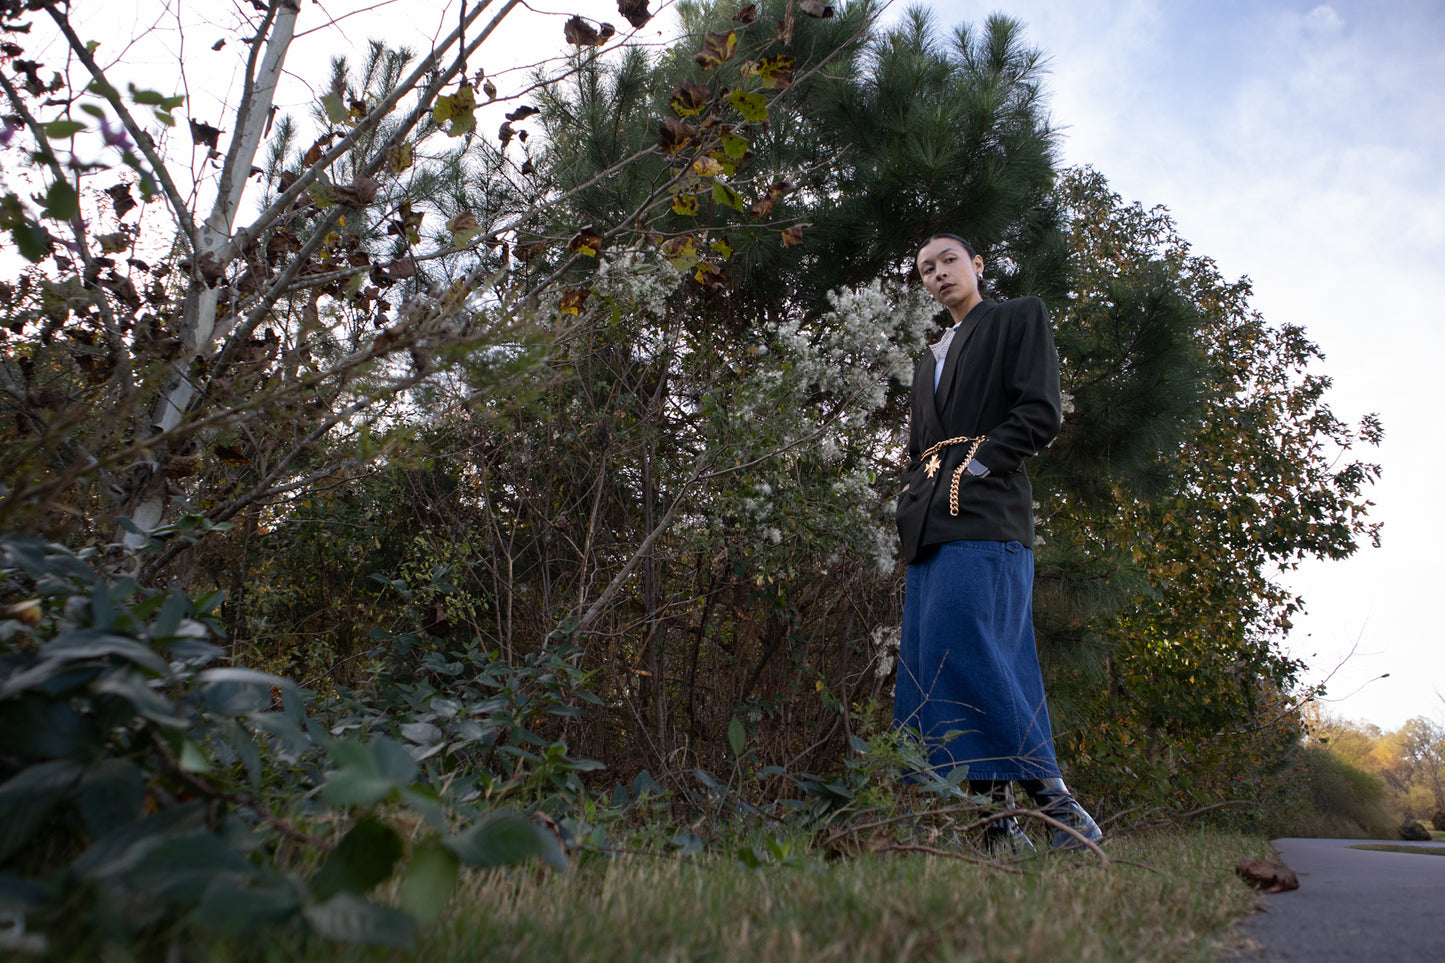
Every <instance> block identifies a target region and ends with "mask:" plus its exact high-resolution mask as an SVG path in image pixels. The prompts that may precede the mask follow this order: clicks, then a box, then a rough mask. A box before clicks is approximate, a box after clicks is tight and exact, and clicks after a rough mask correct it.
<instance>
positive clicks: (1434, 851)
mask: <svg viewBox="0 0 1445 963" xmlns="http://www.w3.org/2000/svg"><path fill="white" fill-rule="evenodd" d="M1350 848H1351V849H1368V850H1369V851H1370V852H1373V853H1420V854H1421V855H1424V856H1445V847H1440V846H1407V845H1404V844H1401V843H1362V844H1360V845H1357V846H1351V847H1350Z"/></svg>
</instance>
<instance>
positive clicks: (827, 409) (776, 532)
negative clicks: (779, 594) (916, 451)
mask: <svg viewBox="0 0 1445 963" xmlns="http://www.w3.org/2000/svg"><path fill="white" fill-rule="evenodd" d="M828 301H829V309H828V310H827V311H825V312H823V313H822V314H820V315H817V316H813V317H805V316H795V317H791V318H788V319H786V320H784V321H781V322H779V323H776V324H774V325H771V326H770V327H768V328H767V329H765V330H764V331H763V332H762V341H763V346H762V347H761V348H759V349H757V350H755V351H754V352H753V356H752V357H751V359H749V360H748V362H747V364H746V368H745V370H744V371H743V372H742V373H741V377H740V378H739V379H738V381H737V382H736V383H734V384H732V385H730V386H729V388H730V393H729V395H728V398H727V401H726V403H724V404H721V405H720V406H719V413H720V415H721V417H719V418H717V419H715V422H714V427H715V429H716V435H715V436H714V439H713V441H714V443H716V444H718V445H719V446H723V447H731V448H733V449H736V450H737V451H738V452H739V454H738V456H737V457H738V458H739V459H740V460H741V461H745V462H751V461H754V460H756V459H764V460H762V461H760V462H759V463H758V464H757V465H756V466H755V467H753V468H752V469H751V470H750V472H749V475H748V478H747V480H745V481H743V482H742V483H741V484H739V485H737V486H736V487H735V488H734V489H733V490H732V491H731V492H728V491H721V492H718V493H716V496H717V497H718V500H719V502H720V503H722V504H719V505H718V507H719V508H720V509H723V510H722V511H721V512H719V513H717V514H715V515H714V525H715V527H727V526H728V525H729V524H731V521H732V516H734V515H736V516H738V517H739V518H740V519H746V524H747V525H748V526H749V527H750V529H751V531H753V532H754V533H755V535H756V537H754V538H752V539H750V540H748V542H749V548H750V554H752V555H754V556H756V557H757V561H758V563H759V564H760V565H762V566H763V567H764V568H765V569H767V568H778V569H780V570H781V574H786V573H787V571H788V570H789V569H791V568H792V567H794V566H796V565H797V564H798V562H799V561H800V557H801V555H808V556H812V555H817V556H818V557H819V558H820V559H821V560H822V561H824V562H825V563H832V562H835V561H836V560H837V559H838V558H839V557H840V556H842V555H844V554H850V555H853V556H855V557H857V558H861V559H867V560H868V561H869V562H870V563H871V564H872V566H873V567H874V568H875V569H876V570H877V571H878V572H879V573H888V572H892V571H893V570H894V568H895V565H896V558H897V539H896V537H895V535H894V532H893V523H892V493H893V477H894V475H895V474H896V469H897V465H898V462H899V454H900V451H901V449H902V447H903V445H904V444H905V442H906V438H905V436H904V435H903V433H902V432H903V430H904V429H903V428H902V426H903V424H904V423H905V419H903V418H900V417H898V412H896V411H891V410H890V404H894V405H906V404H907V402H906V391H907V388H908V386H909V384H910V381H911V377H912V370H913V366H914V363H915V361H916V359H917V356H918V353H919V352H920V351H921V350H923V347H924V344H925V341H926V334H927V332H928V330H929V329H930V328H931V326H932V320H931V319H932V317H933V314H934V312H935V306H934V305H933V304H932V302H931V301H930V300H929V299H928V298H927V296H926V294H924V292H922V291H920V290H917V289H910V288H908V287H906V286H902V285H890V284H886V283H884V282H881V281H875V282H873V283H871V284H868V285H864V286H861V287H857V288H851V289H845V290H840V291H835V292H833V293H832V294H830V295H829V298H828ZM770 452H771V453H773V456H772V457H766V456H767V455H768V454H769V453H770ZM729 495H731V496H733V498H732V500H735V502H736V504H735V505H734V506H727V505H726V503H727V502H728V501H729V500H730V499H729ZM729 507H731V508H732V511H728V510H727V509H728V508H729ZM800 553H801V555H800Z"/></svg>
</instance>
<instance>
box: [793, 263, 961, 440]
mask: <svg viewBox="0 0 1445 963" xmlns="http://www.w3.org/2000/svg"><path fill="white" fill-rule="evenodd" d="M828 302H829V305H830V307H831V308H832V310H830V311H829V312H827V313H826V314H824V315H823V316H822V317H820V318H818V319H817V320H815V321H805V320H803V319H801V318H796V319H790V320H788V321H784V322H783V323H781V324H779V325H778V326H777V328H776V329H775V330H774V331H773V332H772V333H773V337H774V340H775V342H776V343H777V344H778V346H779V348H780V350H781V351H782V353H783V354H784V355H785V356H786V359H787V361H788V362H790V363H791V365H792V369H791V371H790V372H789V375H790V377H791V378H794V379H797V382H798V387H799V388H800V389H801V390H803V391H809V392H811V391H820V392H822V393H824V394H825V395H829V396H832V397H835V398H838V399H840V400H844V399H846V402H847V403H848V405H849V406H850V408H851V409H852V411H854V412H856V413H857V414H868V413H870V412H873V411H876V410H877V409H878V408H879V407H881V406H882V405H883V402H884V400H885V399H886V397H887V391H888V382H889V380H890V379H891V380H895V381H900V382H903V383H905V384H907V383H908V381H909V378H910V377H911V374H912V371H913V364H914V361H915V359H916V355H917V350H918V346H920V345H921V344H922V343H923V337H924V333H925V332H926V331H927V330H928V327H929V323H930V321H931V319H932V317H933V314H934V311H935V309H936V306H935V305H934V304H933V302H932V300H931V299H929V298H928V297H927V295H926V293H924V292H922V291H920V290H918V289H916V288H915V289H910V288H908V287H905V286H901V285H890V284H884V283H883V282H881V281H874V282H872V283H871V284H866V285H863V286H861V287H856V288H844V289H841V290H838V291H834V292H832V293H830V294H829V295H828Z"/></svg>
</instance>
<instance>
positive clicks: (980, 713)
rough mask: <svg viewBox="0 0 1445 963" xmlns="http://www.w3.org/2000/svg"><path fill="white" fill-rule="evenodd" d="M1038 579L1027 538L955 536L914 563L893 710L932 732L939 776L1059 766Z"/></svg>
mask: <svg viewBox="0 0 1445 963" xmlns="http://www.w3.org/2000/svg"><path fill="white" fill-rule="evenodd" d="M1033 582H1034V555H1033V552H1032V551H1030V550H1029V549H1027V548H1025V547H1024V546H1023V545H1021V544H1019V543H1018V542H987V541H957V542H948V543H946V544H944V545H940V546H939V547H938V550H937V551H936V552H934V553H932V554H931V555H929V556H927V557H925V558H922V559H919V560H918V561H917V562H915V563H914V564H912V565H910V566H908V581H907V586H906V589H905V593H906V594H905V595H904V599H903V633H902V639H901V641H900V644H899V653H898V682H897V687H896V689H895V692H894V705H893V719H894V724H895V725H897V726H899V727H904V728H908V729H914V730H916V731H917V732H918V733H920V734H921V735H922V736H923V740H924V744H925V746H926V748H927V751H928V762H929V765H930V766H931V767H932V768H933V769H934V771H935V772H937V773H938V774H939V775H940V776H947V775H948V774H949V773H950V772H951V771H952V770H953V769H954V768H955V767H957V766H960V765H966V766H967V767H968V778H970V779H994V780H1014V779H1047V778H1051V777H1054V776H1057V775H1058V774H1059V767H1058V763H1057V762H1056V761H1055V758H1054V741H1053V731H1052V729H1051V727H1050V725H1049V710H1048V704H1047V702H1046V701H1045V698H1044V683H1043V677H1042V676H1041V674H1040V672H1039V659H1038V651H1037V650H1036V649H1035V647H1034V625H1033ZM951 733H952V735H950V734H951Z"/></svg>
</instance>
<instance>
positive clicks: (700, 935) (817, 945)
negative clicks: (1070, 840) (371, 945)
mask: <svg viewBox="0 0 1445 963" xmlns="http://www.w3.org/2000/svg"><path fill="white" fill-rule="evenodd" d="M1109 851H1110V853H1111V855H1112V856H1113V860H1114V861H1113V862H1112V863H1111V864H1109V865H1107V866H1104V865H1100V863H1099V862H1098V861H1097V860H1094V859H1091V858H1083V857H1070V858H1060V857H1048V858H1043V859H1039V860H1035V861H1033V862H1031V863H1028V864H1025V867H1026V868H1027V872H1026V873H1025V874H1023V875H1017V874H1009V873H1004V872H1000V871H998V870H996V869H990V868H987V867H978V866H974V865H970V864H967V863H963V862H959V861H957V860H950V859H945V858H938V857H929V856H918V855H911V854H910V855H901V854H876V855H870V856H864V857H860V858H858V859H856V860H851V861H847V862H841V863H826V864H825V863H822V862H810V861H806V860H805V861H803V862H802V863H801V864H800V865H796V866H786V867H785V866H771V867H766V868H763V869H760V870H749V869H746V868H743V867H742V866H740V865H737V864H736V863H734V862H733V861H732V860H729V859H722V858H709V859H705V860H699V861H679V860H672V859H655V858H646V857H630V858H627V859H624V860H620V861H616V862H613V863H612V864H610V865H607V866H599V867H597V868H595V869H591V870H583V871H579V872H577V873H574V874H571V875H569V876H557V875H542V874H538V873H528V872H521V873H519V872H506V873H502V872H498V873H489V874H485V875H478V876H476V877H473V878H471V879H469V880H468V881H467V883H466V885H465V887H464V889H463V891H461V892H459V893H458V894H457V897H456V898H455V901H454V904H453V908H452V909H451V910H450V911H449V913H448V914H447V916H445V917H443V919H442V920H440V921H439V922H438V923H437V925H436V926H434V927H433V928H432V929H431V930H430V931H429V932H428V933H427V934H426V936H425V938H424V941H423V944H422V946H420V947H419V954H418V957H419V958H421V959H426V960H429V961H433V960H435V961H442V960H455V961H464V960H465V961H471V960H528V961H536V960H566V961H579V963H580V961H590V960H597V961H602V960H608V961H611V960H649V961H653V960H719V961H721V960H766V961H794V960H796V961H810V963H812V961H829V960H848V961H854V960H880V961H882V960H887V961H893V960H920V961H921V960H1000V961H1005V960H1019V961H1024V960H1027V961H1037V960H1040V959H1058V960H1076V961H1095V960H1130V961H1138V960H1170V961H1176V960H1177V961H1183V960H1212V959H1215V958H1216V957H1217V955H1218V947H1219V946H1220V945H1221V944H1222V941H1224V940H1225V939H1226V938H1227V936H1228V933H1229V930H1230V928H1231V927H1232V925H1233V924H1234V922H1235V921H1236V920H1238V919H1239V918H1240V917H1241V916H1242V915H1243V914H1244V913H1245V912H1247V910H1248V909H1249V907H1250V906H1251V905H1252V904H1253V900H1254V897H1253V895H1252V894H1251V893H1250V891H1249V890H1248V889H1246V888H1245V886H1244V885H1243V884H1242V883H1241V882H1240V881H1239V880H1238V879H1237V878H1236V876H1235V874H1234V864H1235V862H1236V861H1237V860H1238V859H1240V858H1242V857H1245V856H1259V855H1263V854H1265V853H1266V852H1267V851H1268V846H1267V845H1266V844H1265V843H1264V842H1263V841H1262V840H1260V839H1258V838H1255V837H1246V836H1240V835H1234V834H1222V833H1214V832H1199V833H1173V834H1161V835H1157V836H1150V837H1138V838H1134V839H1126V840H1121V841H1118V842H1116V843H1114V844H1112V845H1110V847H1109Z"/></svg>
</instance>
